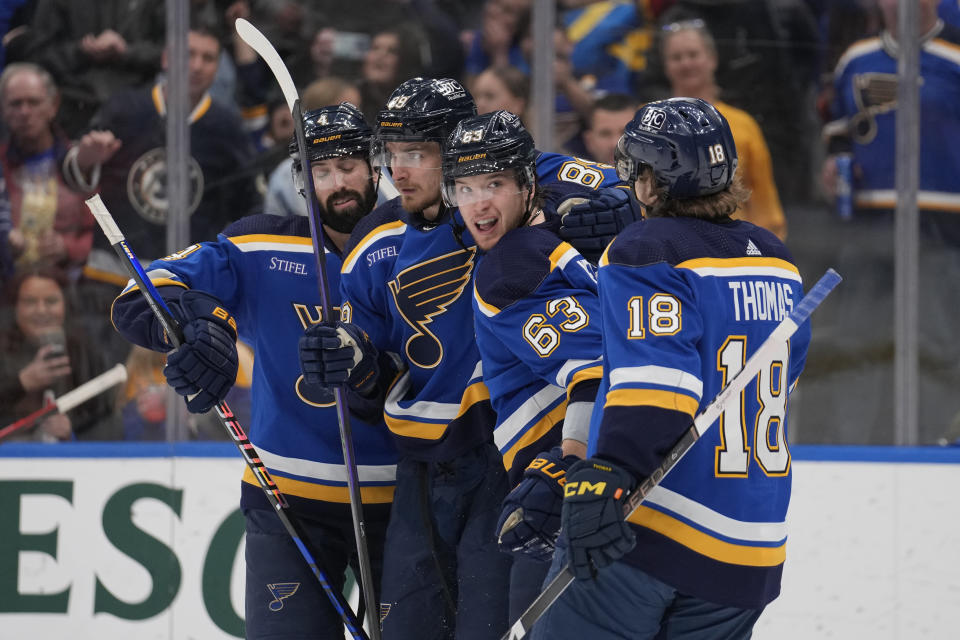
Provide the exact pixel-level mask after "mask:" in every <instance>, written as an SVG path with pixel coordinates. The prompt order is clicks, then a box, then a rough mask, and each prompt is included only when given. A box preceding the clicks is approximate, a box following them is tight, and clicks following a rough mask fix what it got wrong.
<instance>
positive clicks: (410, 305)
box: [388, 247, 476, 369]
mask: <svg viewBox="0 0 960 640" xmlns="http://www.w3.org/2000/svg"><path fill="white" fill-rule="evenodd" d="M475 253H476V249H475V248H474V247H471V248H470V249H465V250H461V251H454V252H453V253H448V254H446V255H443V256H440V257H437V258H433V259H432V260H427V261H425V262H421V263H419V264H415V265H414V266H412V267H408V268H406V269H404V270H403V271H401V272H400V273H399V274H397V277H396V278H394V279H393V280H391V281H390V282H389V283H388V287H389V289H390V293H392V294H393V300H394V303H395V304H396V305H397V310H398V311H399V312H400V315H401V316H403V319H404V320H406V322H407V324H408V325H410V328H411V329H413V331H414V333H413V335H412V336H410V338H408V339H407V343H406V353H407V358H409V359H410V362H411V363H412V364H413V365H415V366H417V367H421V368H423V369H432V368H433V367H435V366H437V364H439V363H440V360H441V359H442V358H443V345H442V344H441V343H440V339H439V338H437V336H436V335H434V334H433V332H431V331H430V328H429V327H430V323H432V322H433V318H434V317H435V316H438V315H440V314H441V313H443V312H445V311H446V310H447V308H448V307H449V306H450V305H452V304H453V303H454V302H456V301H457V300H458V299H459V298H460V294H462V293H463V290H464V288H465V287H466V286H467V285H468V284H470V274H471V273H472V272H473V259H474V255H475Z"/></svg>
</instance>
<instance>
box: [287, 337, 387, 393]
mask: <svg viewBox="0 0 960 640" xmlns="http://www.w3.org/2000/svg"><path fill="white" fill-rule="evenodd" d="M378 355H379V354H378V352H377V348H376V347H375V346H373V343H372V342H370V338H369V336H367V334H366V333H365V332H364V331H363V330H362V329H361V328H360V327H358V326H357V325H355V324H350V323H349V322H337V323H336V324H332V323H330V324H328V323H320V324H314V325H311V326H309V327H307V330H306V332H305V333H304V335H302V336H300V370H301V371H302V372H303V380H304V382H306V383H307V384H312V385H319V386H321V387H332V386H336V385H339V384H343V383H347V384H349V385H350V386H351V387H353V388H354V389H355V390H356V391H357V392H358V393H359V394H360V395H364V396H365V395H368V394H369V393H370V392H372V391H373V390H374V388H375V387H376V385H377V378H379V376H380V366H379V364H378V363H377V358H378Z"/></svg>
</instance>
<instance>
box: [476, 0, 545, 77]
mask: <svg viewBox="0 0 960 640" xmlns="http://www.w3.org/2000/svg"><path fill="white" fill-rule="evenodd" d="M531 4H532V3H531V1H530V0H486V2H484V3H483V16H482V18H481V20H482V21H481V26H480V28H479V29H477V30H475V31H472V32H469V44H468V52H467V59H466V63H465V68H464V71H465V73H466V74H467V76H468V77H471V76H475V75H478V74H480V73H481V72H482V71H483V70H484V69H487V68H489V67H505V66H514V67H521V66H524V62H523V60H524V56H523V51H522V50H521V48H520V40H521V39H522V38H523V35H524V28H525V25H526V24H527V23H528V22H529V13H530V6H531Z"/></svg>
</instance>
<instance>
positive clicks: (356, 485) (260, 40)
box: [235, 18, 380, 640]
mask: <svg viewBox="0 0 960 640" xmlns="http://www.w3.org/2000/svg"><path fill="white" fill-rule="evenodd" d="M235 28H236V30H237V33H238V34H239V35H240V37H241V38H242V39H243V41H244V42H246V43H247V44H248V45H249V46H250V47H251V48H252V49H254V50H255V51H256V52H257V54H258V55H259V56H260V57H261V58H263V60H264V62H266V63H267V66H268V67H270V71H271V72H272V73H273V76H274V78H276V80H277V83H278V84H279V85H280V89H281V91H282V92H283V96H284V99H285V100H286V102H287V106H288V107H289V108H290V111H291V113H292V115H293V123H294V134H295V135H296V138H297V147H298V149H299V155H300V168H301V169H300V170H301V173H302V174H303V181H304V193H305V195H306V200H307V219H308V220H309V221H310V236H311V238H312V240H313V253H314V257H315V259H316V268H317V289H318V291H319V293H320V304H321V321H324V322H326V321H330V320H331V317H330V314H331V312H332V310H333V306H332V305H331V304H330V286H329V280H328V278H327V259H326V249H325V242H324V235H323V220H322V219H321V217H320V209H319V203H318V202H317V196H316V191H315V190H314V184H313V172H312V171H310V161H309V157H308V154H307V140H306V136H305V135H304V131H303V113H302V105H301V103H300V97H299V95H298V94H297V88H296V85H295V84H294V82H293V79H292V78H291V76H290V71H289V70H288V69H287V66H286V65H285V64H284V63H283V59H282V58H281V57H280V55H279V54H278V53H277V50H276V49H275V48H274V46H273V45H272V44H271V43H270V41H269V40H268V39H267V38H266V36H264V35H263V33H261V32H260V30H259V29H257V28H256V27H255V26H253V25H252V24H250V22H248V21H246V20H243V19H242V18H241V19H239V20H237V21H236V24H235ZM333 319H334V320H336V319H337V318H333ZM334 398H335V400H336V406H337V423H338V426H339V428H340V443H341V447H342V449H343V462H344V467H345V468H346V470H347V490H348V493H349V495H350V515H351V517H352V519H353V530H354V537H355V541H356V546H357V563H358V564H359V567H360V586H361V588H362V590H363V597H364V601H365V602H366V603H367V605H368V606H367V627H368V628H369V629H370V636H371V637H372V638H373V640H379V638H380V621H379V620H378V615H379V610H380V607H379V605H377V601H376V596H375V592H374V588H373V571H372V569H371V565H370V554H369V551H368V548H367V534H366V526H365V524H364V521H363V502H362V499H361V494H360V479H359V476H358V473H357V463H356V458H355V455H354V450H353V433H352V431H351V428H350V413H349V408H348V405H347V397H346V393H345V387H344V386H340V387H337V388H335V389H334Z"/></svg>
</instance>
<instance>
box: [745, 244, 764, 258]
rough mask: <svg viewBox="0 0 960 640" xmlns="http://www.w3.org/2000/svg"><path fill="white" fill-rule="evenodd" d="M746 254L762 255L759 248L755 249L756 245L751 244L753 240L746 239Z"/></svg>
mask: <svg viewBox="0 0 960 640" xmlns="http://www.w3.org/2000/svg"><path fill="white" fill-rule="evenodd" d="M747 255H748V256H762V255H763V254H762V253H760V249H757V245H755V244H753V240H747Z"/></svg>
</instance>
